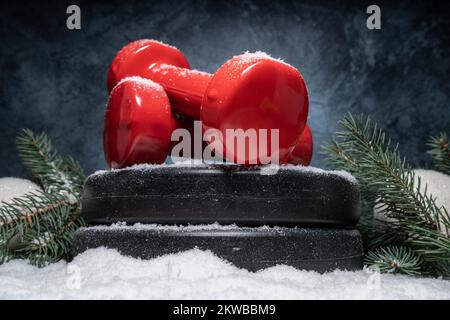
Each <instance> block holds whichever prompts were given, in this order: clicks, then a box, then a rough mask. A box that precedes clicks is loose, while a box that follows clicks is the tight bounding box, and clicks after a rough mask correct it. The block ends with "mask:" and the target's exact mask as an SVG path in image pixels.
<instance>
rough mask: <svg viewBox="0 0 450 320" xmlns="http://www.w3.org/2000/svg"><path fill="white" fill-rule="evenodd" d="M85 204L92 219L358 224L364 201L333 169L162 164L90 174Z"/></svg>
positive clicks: (99, 221)
mask: <svg viewBox="0 0 450 320" xmlns="http://www.w3.org/2000/svg"><path fill="white" fill-rule="evenodd" d="M232 168H234V167H232ZM82 208H83V215H84V217H85V219H86V220H87V222H88V223H90V224H110V223H114V222H119V221H123V222H127V223H136V222H141V223H158V224H209V223H214V222H219V223H220V224H233V223H235V224H237V225H240V226H261V225H277V226H308V227H310V226H314V227H324V226H327V227H337V226H354V225H355V224H356V223H357V221H358V218H359V212H360V200H359V192H358V186H357V185H356V183H355V182H354V181H352V180H351V179H348V178H347V177H346V176H345V175H342V174H338V173H335V172H333V171H323V170H319V169H312V168H304V167H300V168H299V167H296V166H282V167H280V169H279V170H278V172H277V173H276V174H273V175H267V174H261V170H260V169H228V170H224V169H223V168H217V167H214V168H212V167H206V166H177V165H163V166H139V167H135V168H128V169H122V170H113V171H105V172H102V173H97V174H94V175H91V176H89V177H88V179H87V181H86V183H85V187H84V197H83V206H82Z"/></svg>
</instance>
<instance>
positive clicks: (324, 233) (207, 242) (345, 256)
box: [72, 226, 363, 272]
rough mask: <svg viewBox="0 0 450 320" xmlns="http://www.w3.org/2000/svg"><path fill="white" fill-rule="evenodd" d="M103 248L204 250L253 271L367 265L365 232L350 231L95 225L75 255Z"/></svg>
mask: <svg viewBox="0 0 450 320" xmlns="http://www.w3.org/2000/svg"><path fill="white" fill-rule="evenodd" d="M100 246H105V247H107V248H115V249H117V250H118V251H119V252H121V253H122V254H124V255H127V256H132V257H139V258H143V259H151V258H155V257H158V256H161V255H164V254H170V253H177V252H181V251H185V250H189V249H193V248H199V249H202V250H211V251H212V252H214V253H215V254H216V255H218V256H219V257H221V258H223V259H225V260H228V261H230V262H232V263H233V264H235V265H236V266H238V267H240V268H245V269H248V270H250V271H256V270H259V269H263V268H267V267H271V266H275V265H277V264H286V265H290V266H293V267H295V268H298V269H306V270H314V271H318V272H326V271H332V270H335V269H342V270H344V269H345V270H358V269H361V268H362V266H363V249H362V242H361V236H360V234H359V232H358V231H356V230H345V229H341V230H339V229H319V228H312V229H304V228H302V229H300V228H282V227H276V228H268V227H259V228H239V227H232V226H230V227H219V228H214V227H212V228H207V227H206V228H203V227H201V226H199V227H197V228H196V227H193V226H188V227H182V228H179V227H154V226H142V227H140V228H133V227H115V226H112V227H105V226H103V227H90V228H81V229H79V230H78V231H77V233H76V235H75V238H74V242H73V249H72V250H73V251H72V253H73V255H77V254H79V253H81V252H83V251H85V250H87V249H90V248H96V247H100Z"/></svg>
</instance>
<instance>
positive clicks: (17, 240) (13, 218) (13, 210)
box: [0, 129, 85, 266]
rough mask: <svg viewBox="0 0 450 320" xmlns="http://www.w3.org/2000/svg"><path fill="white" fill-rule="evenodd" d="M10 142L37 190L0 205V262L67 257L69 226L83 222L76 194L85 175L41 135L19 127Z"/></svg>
mask: <svg viewBox="0 0 450 320" xmlns="http://www.w3.org/2000/svg"><path fill="white" fill-rule="evenodd" d="M16 142H17V149H18V151H19V154H20V156H21V158H22V159H23V161H24V163H25V165H26V166H27V168H28V169H29V170H30V171H31V174H32V176H33V177H34V179H35V180H36V181H37V182H38V183H39V184H40V185H41V186H42V187H43V191H42V192H34V193H29V194H26V195H24V196H21V197H18V198H14V199H12V200H10V201H8V203H2V204H1V205H0V263H2V262H5V261H7V260H9V259H11V258H26V259H28V260H29V261H30V262H32V263H34V264H36V265H38V266H43V265H46V264H48V263H50V262H54V261H58V260H59V259H61V258H65V257H67V256H68V255H69V253H70V246H71V243H72V238H73V236H74V234H75V231H76V230H77V229H78V228H79V227H80V226H83V225H84V221H83V219H82V218H81V216H80V213H81V201H80V198H81V195H82V189H83V183H84V179H85V176H84V173H83V170H82V169H81V167H80V166H79V164H78V163H77V162H76V161H75V160H73V159H72V158H70V157H61V156H59V155H57V154H56V152H55V151H54V149H53V146H52V143H51V141H50V139H49V138H48V137H47V136H46V135H45V134H40V135H35V134H34V133H33V132H31V131H30V130H26V129H25V130H23V131H22V132H21V133H20V134H19V136H18V137H17V140H16ZM13 242H14V243H13Z"/></svg>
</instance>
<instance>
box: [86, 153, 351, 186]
mask: <svg viewBox="0 0 450 320" xmlns="http://www.w3.org/2000/svg"><path fill="white" fill-rule="evenodd" d="M177 159H180V158H177ZM233 165H234V164H230V166H233ZM162 167H177V168H183V167H204V168H210V167H211V166H210V165H208V164H207V163H205V162H203V161H202V160H199V159H186V160H183V161H177V162H175V163H173V164H167V163H163V164H148V163H144V164H135V165H132V166H130V167H126V168H121V169H111V170H98V171H95V172H94V173H93V174H92V175H91V176H100V175H104V174H107V173H108V172H110V171H122V170H138V171H147V170H154V169H157V168H162ZM216 167H217V166H213V168H216ZM282 168H285V169H289V170H296V171H302V172H305V173H308V174H311V175H335V176H339V177H341V178H343V179H345V180H347V181H349V182H350V183H353V184H356V183H357V181H356V179H355V177H353V176H352V175H351V174H350V173H349V172H347V171H343V170H324V169H320V168H316V167H311V166H301V165H293V164H283V165H274V164H271V165H269V166H261V167H259V169H260V172H261V175H272V174H274V173H275V174H276V173H277V172H278V170H279V169H282Z"/></svg>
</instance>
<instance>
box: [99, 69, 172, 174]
mask: <svg viewBox="0 0 450 320" xmlns="http://www.w3.org/2000/svg"><path fill="white" fill-rule="evenodd" d="M176 127H177V122H176V119H175V118H174V117H173V115H172V111H171V107H170V103H169V99H168V97H167V95H166V93H165V91H164V89H163V88H162V87H161V86H160V85H158V84H156V83H154V82H152V81H151V80H147V79H142V78H138V77H132V78H125V79H124V80H122V81H121V82H119V83H118V84H117V85H116V86H115V87H114V89H113V90H112V91H111V94H110V97H109V100H108V104H107V107H106V112H105V121H104V130H103V145H104V152H105V158H106V161H107V163H108V165H109V166H110V167H111V168H123V167H126V166H130V165H133V164H138V163H163V162H164V161H165V159H166V157H167V155H168V153H169V151H170V148H171V142H170V136H171V134H172V132H173V130H174V129H175V128H176Z"/></svg>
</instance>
